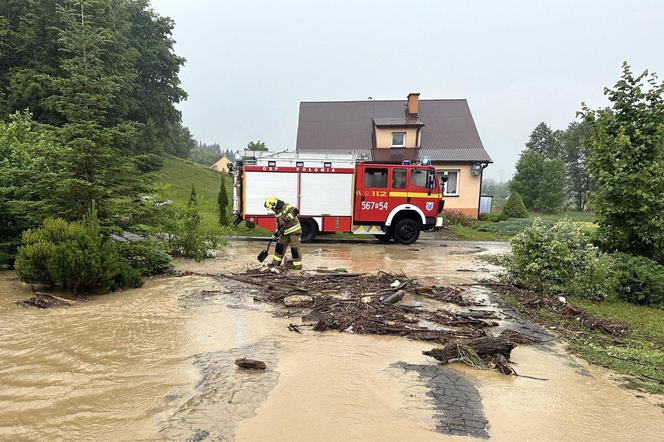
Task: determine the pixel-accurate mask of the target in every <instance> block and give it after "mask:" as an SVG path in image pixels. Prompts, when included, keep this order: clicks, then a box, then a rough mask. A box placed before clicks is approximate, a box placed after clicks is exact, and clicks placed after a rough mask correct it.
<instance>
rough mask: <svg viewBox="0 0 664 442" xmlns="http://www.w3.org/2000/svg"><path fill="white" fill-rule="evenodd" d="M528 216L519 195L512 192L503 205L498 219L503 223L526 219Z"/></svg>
mask: <svg viewBox="0 0 664 442" xmlns="http://www.w3.org/2000/svg"><path fill="white" fill-rule="evenodd" d="M528 216H529V215H528V210H526V206H524V205H523V200H522V199H521V195H519V192H512V194H511V195H510V196H509V198H507V203H505V207H504V208H503V212H502V213H501V214H500V219H501V220H502V221H504V220H507V219H509V218H528Z"/></svg>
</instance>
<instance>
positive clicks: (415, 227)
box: [392, 218, 420, 244]
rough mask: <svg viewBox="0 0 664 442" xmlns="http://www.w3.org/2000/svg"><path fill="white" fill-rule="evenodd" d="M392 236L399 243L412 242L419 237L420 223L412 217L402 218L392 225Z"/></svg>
mask: <svg viewBox="0 0 664 442" xmlns="http://www.w3.org/2000/svg"><path fill="white" fill-rule="evenodd" d="M392 236H393V237H394V240H395V241H396V242H398V243H400V244H412V243H414V242H415V241H417V238H419V237H420V223H418V222H417V221H415V220H414V219H412V218H404V219H402V220H400V221H399V222H397V224H396V225H395V226H394V229H393V230H392Z"/></svg>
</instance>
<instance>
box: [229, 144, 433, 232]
mask: <svg viewBox="0 0 664 442" xmlns="http://www.w3.org/2000/svg"><path fill="white" fill-rule="evenodd" d="M232 175H233V177H234V180H233V189H234V192H233V211H234V213H235V215H236V216H237V221H236V222H237V223H239V222H242V221H247V222H250V223H254V224H256V225H258V226H260V227H263V228H265V229H268V230H274V229H275V227H276V226H275V218H274V215H273V214H272V213H270V212H268V211H267V210H266V209H265V208H264V207H263V201H265V199H266V198H267V197H268V196H272V195H274V196H276V197H277V198H279V199H281V200H283V201H286V202H289V203H291V204H294V205H295V206H296V207H298V209H299V212H300V215H299V218H300V223H301V224H302V240H303V241H305V242H306V241H311V240H312V239H313V238H314V237H315V236H316V235H317V234H319V233H326V232H351V233H353V234H358V235H361V234H364V235H374V236H376V238H378V239H379V240H380V241H383V242H388V241H390V240H394V241H395V242H398V243H401V244H412V243H414V242H415V241H417V239H418V237H419V235H420V232H421V231H422V230H430V229H433V228H435V227H440V226H441V225H442V211H443V205H444V201H443V200H442V190H441V183H440V182H439V181H438V176H437V175H436V173H435V170H434V168H433V167H432V166H430V165H426V164H410V163H405V164H383V163H373V162H369V161H367V160H366V158H364V157H362V156H357V155H330V154H298V153H293V152H280V153H268V152H247V151H245V156H244V157H243V161H241V162H238V164H236V165H235V166H234V167H233V171H232Z"/></svg>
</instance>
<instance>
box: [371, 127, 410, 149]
mask: <svg viewBox="0 0 664 442" xmlns="http://www.w3.org/2000/svg"><path fill="white" fill-rule="evenodd" d="M392 132H406V147H419V146H418V145H416V142H417V141H416V138H417V128H415V127H405V128H404V127H395V128H389V127H380V128H379V127H377V128H376V147H380V148H389V147H392Z"/></svg>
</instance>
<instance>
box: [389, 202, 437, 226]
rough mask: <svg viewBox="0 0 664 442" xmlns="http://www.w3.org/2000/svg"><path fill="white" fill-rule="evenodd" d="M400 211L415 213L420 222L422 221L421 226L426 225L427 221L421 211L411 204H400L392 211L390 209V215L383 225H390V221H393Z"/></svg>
mask: <svg viewBox="0 0 664 442" xmlns="http://www.w3.org/2000/svg"><path fill="white" fill-rule="evenodd" d="M402 210H410V211H413V212H417V214H418V215H420V220H421V221H422V225H425V224H426V223H427V219H426V217H425V216H424V212H422V210H421V209H420V208H419V207H417V206H414V205H412V204H401V205H400V206H396V207H395V208H394V209H392V211H391V212H390V214H389V215H388V216H387V220H386V221H385V225H386V226H390V225H392V220H393V219H394V216H395V215H396V214H397V213H399V212H401V211H402Z"/></svg>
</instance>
